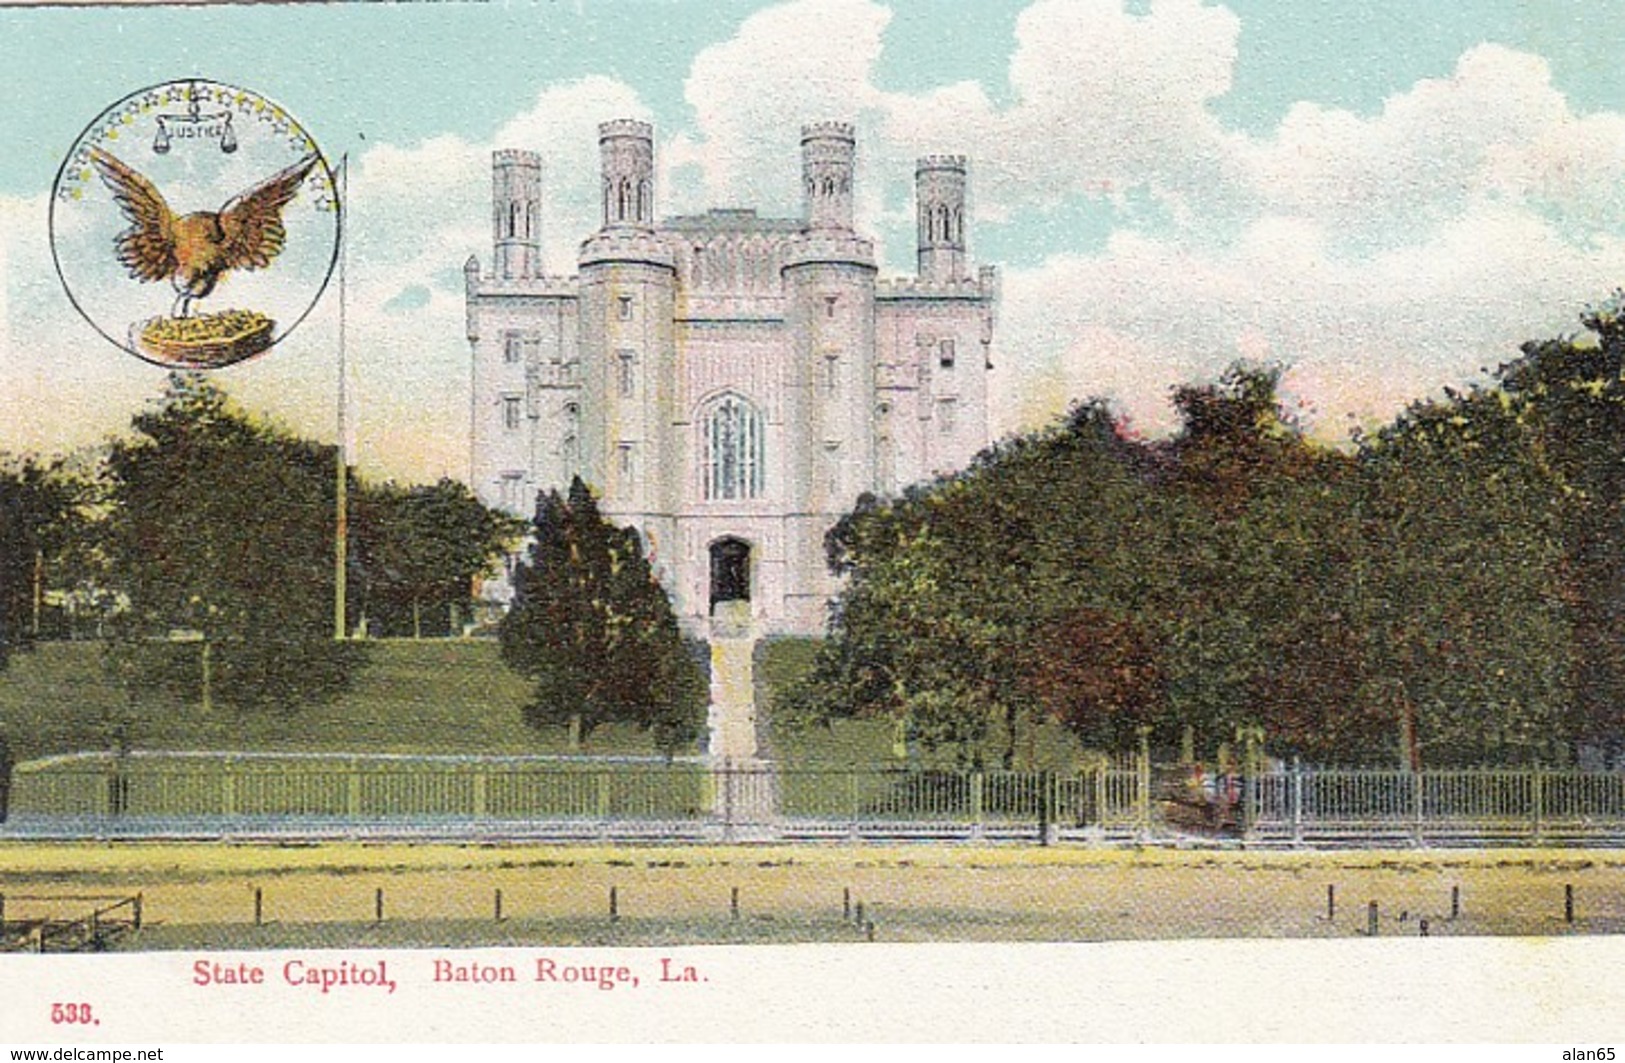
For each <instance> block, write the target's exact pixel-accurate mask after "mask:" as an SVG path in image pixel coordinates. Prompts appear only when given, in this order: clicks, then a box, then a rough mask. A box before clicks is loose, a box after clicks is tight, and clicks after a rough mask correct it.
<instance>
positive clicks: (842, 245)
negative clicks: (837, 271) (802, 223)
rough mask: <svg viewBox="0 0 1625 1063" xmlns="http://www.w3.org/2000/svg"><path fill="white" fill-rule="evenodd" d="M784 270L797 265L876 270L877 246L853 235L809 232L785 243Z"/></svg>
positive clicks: (849, 233) (836, 232) (835, 231)
mask: <svg viewBox="0 0 1625 1063" xmlns="http://www.w3.org/2000/svg"><path fill="white" fill-rule="evenodd" d="M783 255H784V266H783V268H784V269H785V270H791V269H795V268H796V267H797V266H808V265H815V264H816V265H837V266H857V267H859V268H862V269H867V270H873V269H875V244H874V241H873V240H867V239H865V238H863V237H861V236H857V235H855V234H853V233H851V232H840V231H837V230H828V229H809V230H808V231H807V232H804V233H801V234H800V235H798V236H795V237H792V238H791V239H789V240H786V241H785V242H784V249H783Z"/></svg>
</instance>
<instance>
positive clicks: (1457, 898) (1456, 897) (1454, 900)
mask: <svg viewBox="0 0 1625 1063" xmlns="http://www.w3.org/2000/svg"><path fill="white" fill-rule="evenodd" d="M1460 915H1461V887H1460V886H1451V887H1450V919H1451V921H1452V922H1453V921H1455V919H1456V918H1457V917H1459V916H1460Z"/></svg>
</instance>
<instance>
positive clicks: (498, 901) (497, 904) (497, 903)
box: [492, 887, 502, 923]
mask: <svg viewBox="0 0 1625 1063" xmlns="http://www.w3.org/2000/svg"><path fill="white" fill-rule="evenodd" d="M492 907H493V908H494V909H495V912H496V921H497V922H499V923H500V922H502V889H501V887H498V888H497V891H496V895H495V897H494V898H493V904H492Z"/></svg>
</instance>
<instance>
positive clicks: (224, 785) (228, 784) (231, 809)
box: [220, 756, 237, 816]
mask: <svg viewBox="0 0 1625 1063" xmlns="http://www.w3.org/2000/svg"><path fill="white" fill-rule="evenodd" d="M235 767H236V758H235V757H231V756H228V757H226V761H225V763H224V764H222V765H221V767H220V814H221V815H223V816H235V815H236V814H237V773H236V771H234V770H233V769H234V768H235Z"/></svg>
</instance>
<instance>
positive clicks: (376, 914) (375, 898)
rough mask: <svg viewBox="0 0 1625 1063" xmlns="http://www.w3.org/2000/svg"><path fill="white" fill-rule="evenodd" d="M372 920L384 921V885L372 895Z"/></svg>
mask: <svg viewBox="0 0 1625 1063" xmlns="http://www.w3.org/2000/svg"><path fill="white" fill-rule="evenodd" d="M372 921H373V922H375V923H382V922H383V921H384V888H383V887H382V886H379V887H378V889H377V890H375V891H374V892H373V895H372Z"/></svg>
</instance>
